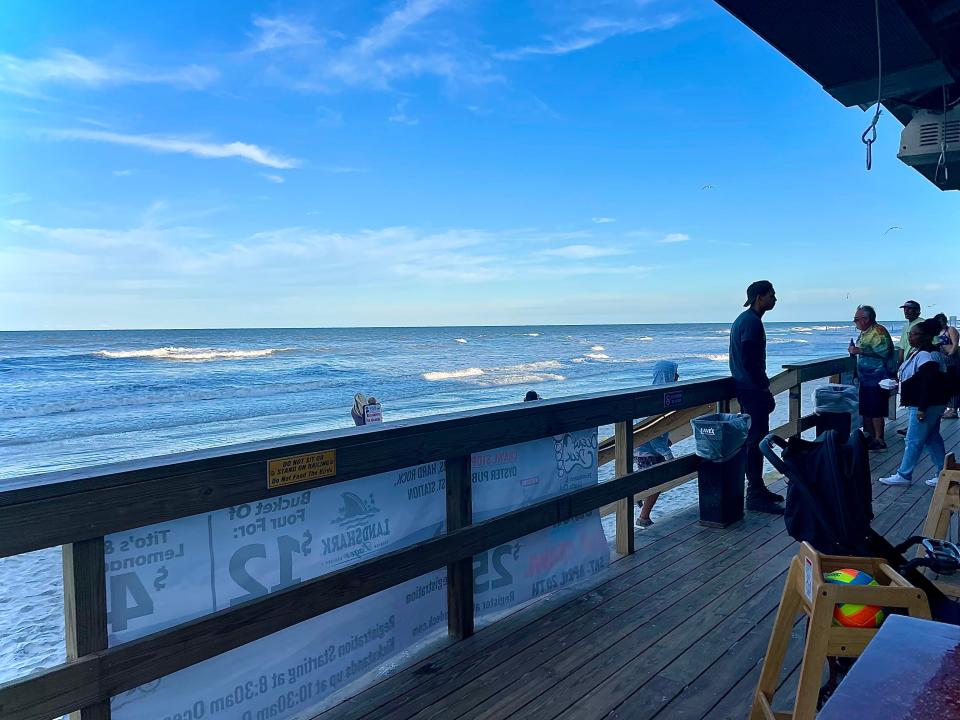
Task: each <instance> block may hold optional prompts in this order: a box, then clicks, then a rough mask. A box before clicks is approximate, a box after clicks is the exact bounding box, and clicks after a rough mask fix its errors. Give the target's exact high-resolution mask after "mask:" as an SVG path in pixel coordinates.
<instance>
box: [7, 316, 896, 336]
mask: <svg viewBox="0 0 960 720" xmlns="http://www.w3.org/2000/svg"><path fill="white" fill-rule="evenodd" d="M904 321H905V320H904V319H893V320H878V321H877V322H879V323H881V324H882V323H884V322H904ZM732 322H733V321H720V320H718V321H708V322H642V323H604V322H598V323H523V324H496V323H494V324H488V325H323V326H306V325H302V326H301V325H296V326H295V325H276V326H271V325H256V326H248V327H212V326H211V327H139V328H138V327H116V328H39V329H32V330H8V329H0V333H31V332H182V331H197V330H443V329H454V328H511V327H513V328H537V327H598V326H610V327H635V326H639V325H657V326H665V325H731V324H732ZM764 322H765V323H766V324H785V323H799V324H810V323H836V324H843V325H847V324H849V325H850V327H851V328H853V327H854V325H853V323H852V322H849V323H848V322H847V321H843V320H765V321H764Z"/></svg>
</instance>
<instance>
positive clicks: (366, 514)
mask: <svg viewBox="0 0 960 720" xmlns="http://www.w3.org/2000/svg"><path fill="white" fill-rule="evenodd" d="M340 498H341V500H342V501H343V505H341V506H340V512H339V513H338V514H337V517H336V518H335V519H334V520H333V524H334V525H337V526H339V528H340V529H339V531H338V532H336V533H335V534H333V535H328V536H326V537H322V538H320V543H321V547H322V552H323V554H324V555H330V554H332V553H343V552H345V553H347V554H348V555H350V556H354V557H356V556H359V555H365V554H367V553H369V552H371V551H372V550H375V549H377V548H380V547H383V546H384V545H386V544H387V541H386V538H388V537H389V536H390V518H384V519H382V520H377V519H375V518H376V516H377V515H378V514H379V513H380V508H378V507H377V504H376V502H375V501H374V499H373V493H370V496H369V500H364V499H363V498H361V497H360V496H359V495H357V494H356V493H352V492H345V493H343V494H341V496H340Z"/></svg>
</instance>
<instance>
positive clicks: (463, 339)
mask: <svg viewBox="0 0 960 720" xmlns="http://www.w3.org/2000/svg"><path fill="white" fill-rule="evenodd" d="M453 341H454V342H455V343H460V344H461V345H464V344H466V342H467V339H466V338H454V339H453Z"/></svg>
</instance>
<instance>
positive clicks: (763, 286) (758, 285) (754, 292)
mask: <svg viewBox="0 0 960 720" xmlns="http://www.w3.org/2000/svg"><path fill="white" fill-rule="evenodd" d="M771 290H773V283H772V282H770V281H769V280H757V281H756V282H752V283H750V286H749V287H748V288H747V301H746V302H745V303H744V304H743V306H744V307H750V306H751V305H753V301H754V300H756V299H757V298H758V297H760V296H761V295H766V294H767V293H768V292H770V291H771Z"/></svg>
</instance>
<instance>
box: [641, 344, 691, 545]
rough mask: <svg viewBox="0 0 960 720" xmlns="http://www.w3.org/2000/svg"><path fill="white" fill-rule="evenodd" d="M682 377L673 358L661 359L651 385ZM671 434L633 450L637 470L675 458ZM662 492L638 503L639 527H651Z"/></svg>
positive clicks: (655, 369)
mask: <svg viewBox="0 0 960 720" xmlns="http://www.w3.org/2000/svg"><path fill="white" fill-rule="evenodd" d="M679 379H680V375H679V373H678V372H677V363H675V362H673V361H671V360H659V361H657V363H656V365H654V366H653V380H652V381H651V383H650V384H651V385H665V384H667V383H674V382H676V381H677V380H679ZM670 445H671V442H670V434H669V433H664V434H663V435H660V436H658V437H655V438H654V439H653V440H650V441H649V442H645V443H644V444H643V445H641V446H640V447H637V448H635V449H634V451H633V465H634V468H635V469H636V470H643V469H644V468H648V467H653V466H654V465H658V464H659V463H662V462H666V461H667V460H673V452H671V450H670ZM659 497H660V493H654V494H653V495H649V496H647V497H645V498H644V499H643V500H642V501H641V502H640V503H638V505H639V506H640V515H639V516H638V517H637V526H638V527H650V526H651V525H653V520H652V519H651V518H650V511H651V510H653V506H654V505H655V504H656V502H657V498H659Z"/></svg>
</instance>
